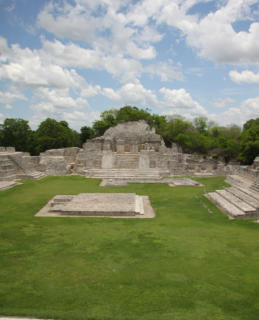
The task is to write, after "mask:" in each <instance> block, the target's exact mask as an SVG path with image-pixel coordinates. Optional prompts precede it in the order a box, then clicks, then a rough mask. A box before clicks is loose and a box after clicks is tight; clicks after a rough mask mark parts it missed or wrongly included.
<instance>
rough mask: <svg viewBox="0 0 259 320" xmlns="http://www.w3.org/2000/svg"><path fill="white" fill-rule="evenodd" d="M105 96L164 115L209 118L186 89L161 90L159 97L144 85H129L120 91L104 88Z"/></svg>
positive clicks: (121, 103)
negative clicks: (154, 110) (153, 109)
mask: <svg viewBox="0 0 259 320" xmlns="http://www.w3.org/2000/svg"><path fill="white" fill-rule="evenodd" d="M102 92H103V95H104V96H105V97H107V98H108V99H110V100H112V101H115V102H117V103H119V104H120V105H126V104H129V105H137V106H140V107H152V108H160V110H162V113H163V114H167V115H169V114H181V115H183V116H185V117H187V118H193V117H197V116H207V115H208V113H207V111H206V110H205V109H204V108H203V107H202V106H201V105H200V104H199V103H198V102H197V101H195V100H194V99H193V98H192V97H191V95H190V93H189V92H187V91H186V90H185V89H183V88H182V89H178V90H177V89H168V88H165V87H163V88H161V89H160V90H159V95H158V94H156V93H155V92H154V91H152V90H150V89H146V88H145V87H143V85H142V84H140V83H138V84H136V83H127V84H125V85H124V86H122V87H121V88H120V89H118V90H114V89H112V88H104V89H103V91H102Z"/></svg>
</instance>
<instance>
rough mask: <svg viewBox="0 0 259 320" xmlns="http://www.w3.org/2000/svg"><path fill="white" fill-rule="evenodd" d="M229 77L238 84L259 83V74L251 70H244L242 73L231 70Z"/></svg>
mask: <svg viewBox="0 0 259 320" xmlns="http://www.w3.org/2000/svg"><path fill="white" fill-rule="evenodd" d="M229 77H230V79H231V80H232V81H234V82H236V83H242V82H244V83H259V73H254V72H253V71H249V70H244V71H242V72H238V71H236V70H231V71H230V72H229Z"/></svg>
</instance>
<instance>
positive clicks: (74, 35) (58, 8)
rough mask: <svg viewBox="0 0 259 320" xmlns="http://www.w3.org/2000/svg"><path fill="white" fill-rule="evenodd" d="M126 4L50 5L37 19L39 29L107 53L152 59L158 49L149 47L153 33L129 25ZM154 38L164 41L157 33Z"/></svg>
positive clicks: (103, 0) (104, 2) (119, 2)
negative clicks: (78, 41)
mask: <svg viewBox="0 0 259 320" xmlns="http://www.w3.org/2000/svg"><path fill="white" fill-rule="evenodd" d="M126 4H129V3H128V1H105V0H96V1H95V3H94V5H93V2H89V1H88V2H87V1H81V0H77V1H75V3H74V5H71V4H68V3H65V4H62V5H59V4H58V3H49V4H47V5H46V6H45V7H44V9H43V10H42V11H41V12H40V14H39V16H38V26H40V27H42V28H44V29H46V30H48V31H49V32H51V33H53V34H55V35H56V36H58V37H59V38H69V39H73V40H81V41H84V42H86V43H88V44H90V45H91V46H93V47H94V48H95V49H96V48H99V49H101V50H104V51H105V52H106V53H108V52H109V53H118V54H120V55H129V56H130V57H132V58H134V59H152V58H154V57H155V56H156V50H155V48H154V47H153V46H152V45H151V44H150V42H152V41H150V36H149V34H150V32H149V30H148V29H146V30H144V31H143V30H138V29H137V28H135V26H133V25H129V20H128V19H127V16H126V14H125V13H123V11H122V10H121V9H123V8H125V5H126ZM97 9H98V10H97ZM57 13H58V14H57ZM154 39H157V41H158V40H160V39H161V37H160V36H159V34H158V32H157V31H156V35H155V37H154ZM140 40H141V41H140ZM154 41H155V40H153V42H154Z"/></svg>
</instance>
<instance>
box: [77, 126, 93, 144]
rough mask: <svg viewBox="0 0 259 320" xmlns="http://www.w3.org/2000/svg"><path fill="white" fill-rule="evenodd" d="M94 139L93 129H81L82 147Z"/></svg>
mask: <svg viewBox="0 0 259 320" xmlns="http://www.w3.org/2000/svg"><path fill="white" fill-rule="evenodd" d="M93 137H94V130H93V129H92V128H91V127H87V126H84V127H82V128H81V129H80V141H81V145H82V144H83V143H85V142H86V140H88V139H92V138H93Z"/></svg>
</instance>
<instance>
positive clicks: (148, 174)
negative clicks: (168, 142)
mask: <svg viewBox="0 0 259 320" xmlns="http://www.w3.org/2000/svg"><path fill="white" fill-rule="evenodd" d="M84 173H85V176H86V177H88V178H102V179H125V180H134V181H137V180H141V181H153V180H161V179H162V177H163V176H165V175H169V171H167V170H163V171H162V170H161V169H87V170H84Z"/></svg>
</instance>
